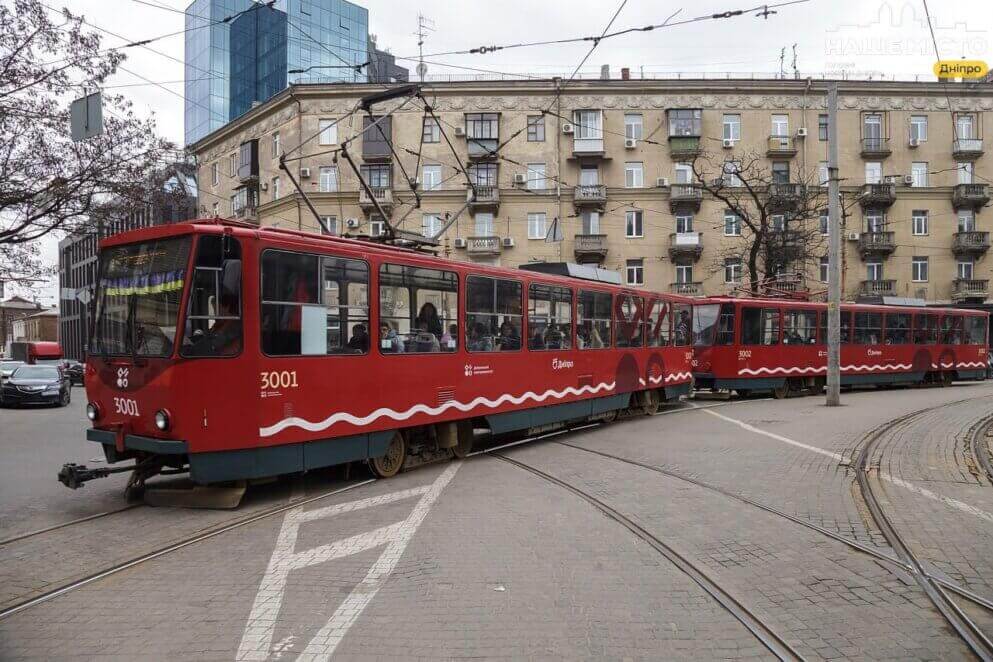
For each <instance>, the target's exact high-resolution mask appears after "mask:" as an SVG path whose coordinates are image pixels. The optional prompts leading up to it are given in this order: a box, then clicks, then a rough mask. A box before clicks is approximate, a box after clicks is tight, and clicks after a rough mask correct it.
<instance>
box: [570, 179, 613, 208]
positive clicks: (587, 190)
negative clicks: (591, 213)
mask: <svg viewBox="0 0 993 662" xmlns="http://www.w3.org/2000/svg"><path fill="white" fill-rule="evenodd" d="M572 195H573V203H574V204H575V205H576V206H577V207H603V206H604V204H606V202H607V187H606V186H605V185H603V184H580V185H579V186H577V187H576V188H575V190H573V193H572Z"/></svg>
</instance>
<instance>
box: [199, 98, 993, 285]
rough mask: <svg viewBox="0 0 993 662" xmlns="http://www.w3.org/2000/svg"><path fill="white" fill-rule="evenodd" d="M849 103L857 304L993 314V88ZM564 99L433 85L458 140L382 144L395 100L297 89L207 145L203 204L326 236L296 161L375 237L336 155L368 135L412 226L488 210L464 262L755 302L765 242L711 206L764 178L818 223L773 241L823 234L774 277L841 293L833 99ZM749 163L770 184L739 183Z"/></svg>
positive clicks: (843, 167) (849, 267)
mask: <svg viewBox="0 0 993 662" xmlns="http://www.w3.org/2000/svg"><path fill="white" fill-rule="evenodd" d="M839 84H840V95H839V96H840V101H839V117H838V131H839V160H840V163H839V166H840V173H839V174H840V178H841V190H842V208H843V210H844V218H843V223H844V228H843V231H844V237H843V240H844V241H843V279H844V281H843V292H844V295H845V296H846V297H847V298H849V299H855V298H856V297H859V296H862V295H868V296H899V297H915V298H921V299H926V300H928V301H932V302H946V303H947V302H966V301H968V302H970V303H977V302H979V301H983V300H986V299H987V297H988V296H989V287H988V285H989V279H990V275H991V271H993V259H991V258H989V257H988V253H989V245H990V239H989V237H990V234H989V233H990V230H991V226H993V219H991V216H993V214H991V213H990V212H989V211H988V210H987V209H986V208H987V206H988V203H989V199H990V195H989V193H990V185H989V182H990V181H991V177H993V167H991V166H990V163H991V158H993V157H991V156H990V155H986V154H985V150H986V149H987V148H988V147H989V145H988V144H987V143H986V141H985V138H984V130H985V126H986V125H988V124H990V122H991V121H993V86H990V85H989V84H985V83H955V84H951V85H950V87H951V89H950V90H949V93H950V96H948V97H946V89H945V86H943V85H941V84H938V83H909V82H907V83H903V82H875V81H873V82H858V81H840V82H839ZM560 85H561V81H560V80H544V81H534V80H529V81H497V82H478V81H477V82H464V83H445V84H431V85H430V86H429V87H430V89H429V90H426V92H427V93H426V95H425V96H426V97H427V98H428V99H429V100H430V101H431V103H432V105H433V108H434V109H435V112H436V113H437V116H438V118H439V121H440V124H438V123H435V122H434V121H433V120H431V119H430V118H428V117H426V116H425V112H424V109H423V107H422V105H421V104H420V103H419V102H410V103H407V104H406V105H403V106H401V107H400V109H399V110H396V112H394V113H392V114H391V115H390V116H389V117H386V118H384V119H383V120H382V121H380V122H378V123H377V125H376V127H373V128H372V129H371V130H367V131H364V132H363V129H364V128H366V127H369V126H370V122H371V121H373V120H371V119H370V118H369V117H362V116H361V115H360V114H350V112H349V111H351V110H352V109H353V108H354V107H355V105H356V101H357V100H358V98H359V97H361V96H362V95H364V94H369V93H371V92H373V91H375V90H376V89H378V88H373V87H371V86H368V85H366V86H362V85H335V86H322V85H297V86H292V87H290V88H289V89H287V90H286V91H284V92H282V93H280V94H279V95H277V96H276V97H274V98H273V99H271V100H270V101H269V102H267V103H265V104H263V105H261V106H259V107H256V108H253V109H252V110H250V111H249V112H248V113H246V114H245V115H244V116H242V117H240V118H238V119H237V120H236V121H233V122H231V123H230V124H228V125H226V126H225V127H223V128H222V129H220V130H218V131H216V132H214V133H212V134H210V135H208V136H206V137H205V138H203V139H202V140H200V141H199V142H197V143H196V144H195V145H194V146H193V149H194V151H195V153H196V156H197V162H198V164H199V168H200V182H201V188H200V194H201V207H202V208H207V209H209V210H211V211H213V212H214V213H216V214H218V215H221V216H230V217H235V218H242V219H245V220H250V221H253V222H257V223H260V224H262V225H267V226H271V225H275V226H279V227H288V228H294V229H297V228H299V229H305V230H312V231H318V230H319V228H318V224H317V222H316V220H315V218H314V217H313V216H312V214H311V213H310V211H309V209H308V208H307V206H306V204H305V203H304V201H303V200H302V198H301V196H300V195H298V194H297V193H296V191H295V189H294V188H293V186H292V184H291V182H290V181H289V179H288V178H287V176H286V173H285V172H282V171H280V170H279V168H278V156H279V154H280V153H281V151H282V150H292V151H293V152H294V160H293V161H292V167H293V168H294V172H293V174H294V177H295V178H296V179H297V180H298V181H299V182H300V183H301V185H302V187H303V188H304V190H305V191H306V193H307V195H308V197H309V198H310V200H311V201H312V202H313V203H314V205H315V206H316V208H317V210H318V212H319V215H321V216H323V217H324V218H325V220H326V222H327V224H328V225H329V226H330V227H331V228H332V230H333V231H334V232H339V233H348V234H353V235H356V234H360V235H361V234H365V235H375V234H377V233H379V232H380V231H381V229H382V223H381V222H380V221H381V220H382V219H381V218H379V213H380V211H379V208H377V206H376V205H375V204H374V201H373V200H371V199H370V197H369V195H368V194H367V193H366V191H365V190H360V186H359V179H358V176H357V175H356V174H355V172H353V171H352V169H351V168H350V166H349V165H348V163H347V162H346V161H345V160H344V159H343V158H341V155H340V154H338V153H336V151H335V150H336V149H337V148H339V147H340V146H341V145H342V144H343V143H344V142H345V141H348V139H349V138H351V137H353V136H357V137H356V138H355V140H354V141H351V142H349V143H348V144H347V147H348V151H349V154H350V155H351V156H352V157H353V158H354V159H355V160H356V162H357V164H358V166H359V168H360V169H361V174H362V177H363V178H364V179H365V181H366V182H367V183H368V184H369V185H370V187H371V189H372V194H373V197H374V198H375V199H376V201H378V202H379V203H380V205H379V206H380V208H382V209H383V211H385V213H387V214H388V215H389V217H390V219H391V222H392V223H393V224H394V225H395V226H396V227H400V228H402V229H406V230H413V231H423V232H424V233H425V234H433V233H435V232H437V231H438V230H440V229H441V228H442V227H443V224H444V223H445V219H446V218H450V217H452V216H455V215H456V212H458V211H459V210H460V209H462V208H463V207H466V208H465V210H464V211H463V212H462V213H461V214H460V215H458V216H457V218H456V220H455V222H454V223H452V224H451V226H450V227H449V228H448V229H447V231H446V232H445V233H444V235H443V236H442V238H441V246H440V253H441V254H443V255H447V256H449V257H453V258H455V259H464V260H477V261H484V262H489V263H499V264H503V265H507V266H515V265H518V264H521V263H524V262H534V261H578V262H587V263H597V264H600V265H601V266H604V267H606V268H609V269H614V270H617V271H620V272H621V273H622V275H623V276H624V278H625V279H626V280H627V282H629V283H631V284H632V285H638V286H641V285H644V286H645V287H650V288H652V289H655V290H662V291H674V292H680V293H685V294H690V295H713V294H725V293H735V292H739V291H741V287H742V282H743V280H745V279H747V273H748V270H747V254H748V248H749V242H750V241H752V238H750V237H749V232H748V230H747V227H745V226H747V224H746V223H743V222H742V219H741V218H736V215H735V214H734V213H732V210H731V209H729V206H728V204H727V202H726V200H721V199H719V198H720V196H717V195H715V194H712V193H711V192H709V191H707V190H705V189H707V188H708V186H707V185H711V186H710V188H712V185H713V184H715V183H716V182H712V181H711V178H712V177H715V176H716V180H717V182H721V183H722V184H723V185H724V187H723V188H722V192H723V193H725V194H727V193H733V192H735V191H744V190H747V187H748V186H750V185H751V186H754V185H755V183H756V181H758V182H759V183H761V184H762V187H761V194H762V195H769V196H773V195H784V192H786V193H788V194H789V195H787V198H788V197H789V196H790V195H792V196H803V203H804V206H807V207H811V206H812V207H813V210H811V209H808V210H807V215H806V216H804V217H800V216H799V213H798V212H797V207H798V206H799V205H797V204H796V200H795V199H794V200H793V203H794V204H793V206H792V207H790V205H788V204H787V205H784V207H783V210H782V212H781V213H778V214H773V215H771V216H770V217H769V218H768V219H766V220H767V221H768V223H769V227H770V228H771V229H772V230H774V231H775V230H778V231H781V232H782V235H781V236H784V237H788V236H792V235H791V234H790V233H791V232H796V231H794V230H789V229H788V227H798V225H799V224H803V225H805V226H806V227H808V228H810V227H814V228H823V231H821V230H815V231H811V232H809V233H806V234H804V235H802V236H803V237H804V240H803V241H804V245H803V246H800V247H799V248H798V250H797V251H796V255H795V256H794V257H793V258H792V259H787V260H786V263H777V264H775V265H774V264H772V262H771V261H770V260H767V261H766V262H765V263H764V264H762V265H760V267H761V271H762V273H760V274H759V275H760V277H763V278H765V277H774V276H778V277H781V278H782V280H783V284H784V285H783V286H784V287H786V286H787V284H788V282H789V281H791V280H792V279H794V278H795V277H797V275H798V276H799V277H801V278H803V279H805V282H806V286H807V287H808V289H811V290H813V291H818V290H824V289H826V283H824V282H823V281H824V280H826V272H827V269H826V257H825V256H826V254H827V241H826V234H825V233H826V230H827V221H826V207H827V196H826V188H827V187H826V178H827V175H826V170H827V145H828V143H827V111H826V109H825V105H826V89H827V87H826V83H825V82H823V81H805V80H728V81H713V80H697V81H693V80H599V81H573V82H571V83H570V84H569V85H568V87H567V88H566V89H564V90H559V86H560ZM949 101H950V102H951V108H949V105H948V104H949ZM402 102H403V100H402V99H401V100H394V101H391V102H386V103H383V104H381V107H377V109H376V112H379V113H389V111H390V110H391V109H393V108H395V107H397V106H400V104H402ZM380 129H381V130H382V133H380V131H379V130H380ZM358 134H361V135H358ZM446 138H447V139H450V140H451V142H452V144H453V145H454V146H455V151H456V152H457V156H456V154H453V153H452V150H451V149H450V148H449V145H448V140H447V139H446ZM301 143H302V144H303V146H302V147H300V148H299V149H298V146H299V145H301ZM390 143H392V149H391V144H390ZM228 164H240V165H241V167H240V168H235V167H233V165H232V166H231V167H229V166H228ZM746 165H747V166H751V167H753V168H755V169H757V171H758V172H759V173H760V174H759V176H758V178H757V179H753V180H751V181H741V179H739V178H738V177H737V176H736V169H737V172H738V173H739V174H741V177H742V178H744V177H745V172H746V167H745V166H746ZM463 166H464V169H463ZM408 176H409V177H411V178H416V180H417V182H418V193H419V195H420V198H421V199H420V205H419V207H418V206H417V204H416V201H415V195H414V194H413V192H412V191H411V188H410V186H409V184H408V181H407V177H408ZM701 179H702V180H703V182H704V184H705V185H704V186H701ZM469 180H471V181H472V187H471V189H470V187H469ZM787 201H788V200H787ZM822 209H823V211H822ZM773 211H774V210H773ZM556 219H557V220H556ZM553 223H555V227H554V229H553ZM791 224H792V225H791ZM811 224H813V225H812V226H811ZM549 235H560V236H561V238H562V240H561V241H548V240H547V239H554V238H556V237H555V236H551V237H550V236H549Z"/></svg>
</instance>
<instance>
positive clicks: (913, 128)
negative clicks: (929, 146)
mask: <svg viewBox="0 0 993 662" xmlns="http://www.w3.org/2000/svg"><path fill="white" fill-rule="evenodd" d="M910 139H911V140H916V141H918V142H926V141H927V115H911V116H910Z"/></svg>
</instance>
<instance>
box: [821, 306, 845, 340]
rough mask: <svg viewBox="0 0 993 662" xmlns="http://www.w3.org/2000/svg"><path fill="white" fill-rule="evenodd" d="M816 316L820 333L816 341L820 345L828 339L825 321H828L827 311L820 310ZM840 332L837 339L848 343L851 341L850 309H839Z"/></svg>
mask: <svg viewBox="0 0 993 662" xmlns="http://www.w3.org/2000/svg"><path fill="white" fill-rule="evenodd" d="M817 318H818V332H819V334H820V336H819V338H818V341H817V342H818V343H819V344H821V345H826V344H827V341H828V332H827V323H828V311H826V310H821V311H819V312H818V313H817ZM840 326H841V328H840V331H841V333H840V334H839V336H838V341H839V342H841V343H842V344H848V343H850V342H851V337H852V312H851V311H850V310H842V311H841V325H840Z"/></svg>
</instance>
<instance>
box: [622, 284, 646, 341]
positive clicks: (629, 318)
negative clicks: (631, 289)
mask: <svg viewBox="0 0 993 662" xmlns="http://www.w3.org/2000/svg"><path fill="white" fill-rule="evenodd" d="M644 317H645V300H644V299H642V298H641V297H635V296H631V295H630V294H619V295H617V296H616V297H614V338H615V340H614V342H615V343H616V347H644V345H645V339H644V337H643V335H642V333H641V330H642V328H643V327H644V324H643V321H644Z"/></svg>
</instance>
